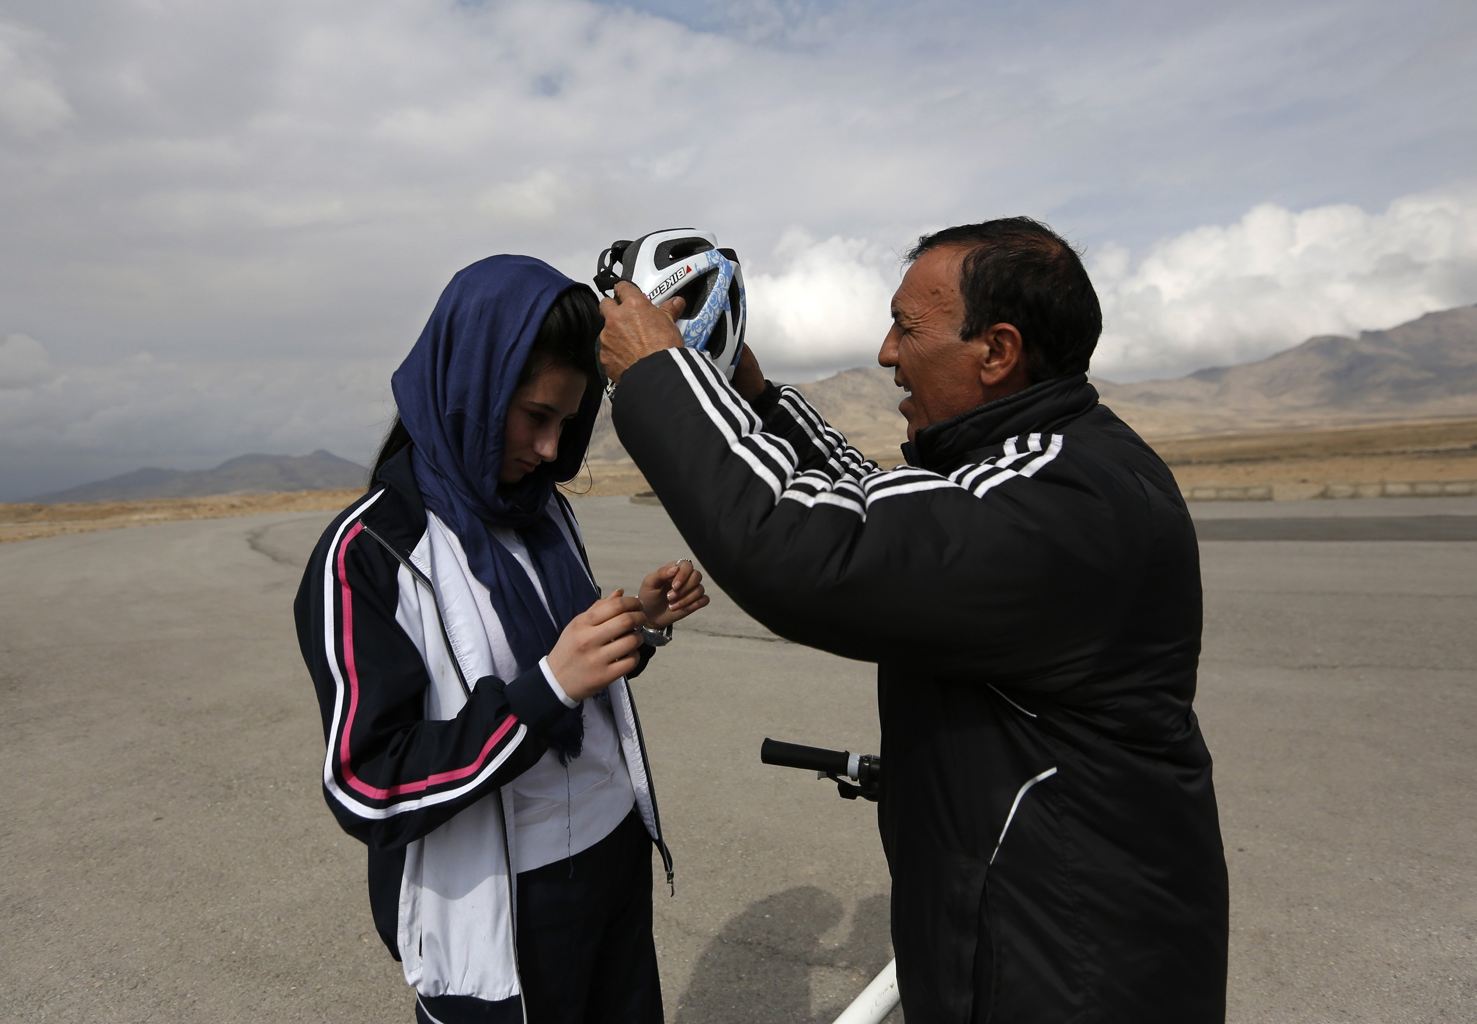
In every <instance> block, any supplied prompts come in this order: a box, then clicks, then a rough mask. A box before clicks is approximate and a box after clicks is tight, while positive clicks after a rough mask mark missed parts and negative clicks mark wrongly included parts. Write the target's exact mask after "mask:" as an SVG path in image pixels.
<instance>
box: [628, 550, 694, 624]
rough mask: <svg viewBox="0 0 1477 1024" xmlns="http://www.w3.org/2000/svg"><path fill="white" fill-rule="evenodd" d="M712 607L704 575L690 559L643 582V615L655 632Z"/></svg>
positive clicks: (671, 565)
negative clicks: (700, 610)
mask: <svg viewBox="0 0 1477 1024" xmlns="http://www.w3.org/2000/svg"><path fill="white" fill-rule="evenodd" d="M707 606H708V595H707V594H705V593H703V574H702V573H700V572H698V571H697V568H696V567H695V566H694V565H693V564H692V559H690V558H679V559H677V561H675V562H668V563H667V564H666V565H664V566H662V567H661V568H659V569H653V570H652V571H651V572H650V573H649V574H648V575H647V577H646V579H644V580H642V581H641V611H642V612H643V613H644V614H645V615H646V624H647V625H648V626H650V627H651V628H652V629H666V628H667V627H668V626H670V625H671V624H672V623H674V622H677V621H679V620H681V619H685V618H687V617H688V616H689V615H691V614H692V613H693V612H695V611H697V610H698V609H700V608H706V607H707Z"/></svg>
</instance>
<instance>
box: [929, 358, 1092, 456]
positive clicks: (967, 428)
mask: <svg viewBox="0 0 1477 1024" xmlns="http://www.w3.org/2000/svg"><path fill="white" fill-rule="evenodd" d="M1097 404H1098V393H1097V389H1096V388H1094V387H1093V386H1092V385H1091V384H1089V383H1088V382H1087V374H1085V373H1078V374H1074V375H1072V376H1070V377H1054V378H1052V379H1051V380H1045V381H1042V382H1041V383H1039V384H1032V385H1031V386H1030V387H1028V388H1026V389H1025V390H1024V391H1017V392H1016V393H1015V394H1013V395H1006V396H1005V397H1004V398H998V399H996V400H995V401H993V402H986V403H985V404H984V405H980V406H976V407H975V408H973V409H970V410H969V411H968V412H963V413H960V414H959V415H958V416H955V417H954V418H953V419H947V420H944V421H942V422H940V423H931V424H929V425H928V426H926V427H924V428H923V429H922V430H920V431H918V436H917V438H916V439H915V440H913V441H908V442H906V443H904V445H903V458H905V459H907V461H908V464H909V465H912V466H919V467H922V468H923V469H931V470H936V471H942V470H948V469H952V468H954V467H956V466H958V465H960V464H962V463H963V462H965V461H966V460H967V458H968V456H969V455H970V453H972V452H975V451H978V450H979V449H981V448H984V447H987V446H989V445H994V444H999V443H1001V442H1002V441H1004V440H1005V439H1006V438H1009V437H1014V436H1018V435H1020V434H1028V433H1036V432H1043V433H1044V432H1047V431H1050V430H1052V429H1053V428H1056V427H1059V426H1061V425H1062V424H1064V423H1067V422H1069V421H1071V420H1074V419H1076V418H1077V417H1078V416H1081V415H1082V414H1083V413H1085V412H1087V411H1088V410H1089V409H1091V408H1092V407H1093V406H1095V405H1097Z"/></svg>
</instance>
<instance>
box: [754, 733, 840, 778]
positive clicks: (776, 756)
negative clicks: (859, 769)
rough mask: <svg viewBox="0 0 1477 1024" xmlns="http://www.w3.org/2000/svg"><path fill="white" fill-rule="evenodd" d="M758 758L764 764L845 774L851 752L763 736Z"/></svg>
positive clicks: (831, 773)
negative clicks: (808, 745)
mask: <svg viewBox="0 0 1477 1024" xmlns="http://www.w3.org/2000/svg"><path fill="white" fill-rule="evenodd" d="M759 760H760V761H761V762H763V763H764V764H773V765H779V766H780V767H782V768H803V769H805V770H806V771H812V772H825V773H827V774H830V775H846V774H848V768H849V766H850V762H851V754H849V753H847V752H846V751H845V750H826V749H824V748H822V747H807V746H803V745H802V744H799V743H786V742H784V741H783V740H772V739H770V738H769V737H767V736H766V737H765V738H764V742H763V743H762V744H760V746H759Z"/></svg>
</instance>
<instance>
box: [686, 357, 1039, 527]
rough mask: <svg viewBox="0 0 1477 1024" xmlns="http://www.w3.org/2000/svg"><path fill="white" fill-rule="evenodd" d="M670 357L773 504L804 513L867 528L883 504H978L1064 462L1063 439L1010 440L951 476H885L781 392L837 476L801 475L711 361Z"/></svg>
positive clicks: (784, 446) (912, 472) (787, 450)
mask: <svg viewBox="0 0 1477 1024" xmlns="http://www.w3.org/2000/svg"><path fill="white" fill-rule="evenodd" d="M668 351H669V352H670V353H671V358H673V359H675V360H676V361H677V365H678V367H679V368H680V369H681V371H682V375H683V377H684V378H686V380H687V383H688V386H689V387H690V388H691V389H692V391H693V394H694V395H696V397H697V399H698V404H699V405H700V406H701V408H702V410H703V412H704V413H706V414H707V416H708V419H709V420H710V421H711V422H712V424H713V425H714V427H715V428H716V429H717V430H718V431H719V433H720V434H721V436H722V437H723V439H724V440H725V441H726V442H727V443H728V446H729V448H730V449H731V450H732V451H734V453H735V454H737V455H738V456H739V457H740V458H742V459H743V460H744V462H745V463H746V464H747V465H748V466H749V468H750V469H751V470H752V471H753V472H754V474H755V475H756V476H758V477H759V478H760V479H761V480H762V481H764V483H765V484H766V485H767V486H768V488H769V490H770V492H771V493H772V494H773V495H774V499H775V502H776V503H778V502H780V501H794V502H796V503H798V504H800V505H803V506H805V507H806V508H815V507H816V506H817V505H822V506H832V507H835V508H841V509H845V510H847V511H849V512H852V513H854V514H855V515H857V516H859V517H860V518H862V519H864V520H865V519H866V517H867V513H868V511H869V510H870V509H871V508H872V507H873V506H874V505H876V504H877V503H878V502H880V501H884V500H886V499H888V498H897V497H903V496H905V495H910V494H919V493H922V492H925V491H935V490H949V489H959V490H964V491H967V492H969V493H970V494H972V495H974V496H975V497H976V498H983V497H985V495H987V494H989V493H990V491H992V490H994V489H995V488H996V487H999V486H1000V485H1002V484H1005V483H1009V482H1011V481H1015V480H1022V479H1030V478H1031V477H1033V476H1035V475H1036V474H1037V473H1039V472H1040V471H1041V469H1042V468H1043V467H1045V466H1047V465H1048V464H1050V463H1051V462H1052V461H1053V460H1055V459H1056V458H1057V456H1058V455H1060V454H1061V451H1062V446H1063V443H1064V439H1063V437H1062V435H1060V434H1040V433H1033V434H1029V435H1026V436H1025V437H1021V436H1016V437H1012V438H1009V439H1008V440H1007V441H1006V442H1005V444H1004V446H1003V450H1002V453H1001V454H1000V455H998V456H995V457H993V458H990V459H986V460H984V461H983V462H978V463H971V464H969V465H967V466H963V467H960V468H959V469H957V470H955V471H954V472H952V473H950V474H949V475H948V476H943V475H941V474H938V473H935V472H932V471H931V470H926V469H918V468H915V467H899V468H897V469H890V470H884V469H881V468H879V467H878V466H877V464H876V463H873V462H870V461H867V460H865V459H863V458H861V456H860V453H858V452H857V451H856V449H854V448H852V447H850V446H849V445H846V444H845V443H844V438H842V436H841V434H840V433H838V432H837V431H835V430H834V429H833V428H831V427H828V426H826V424H825V422H824V421H823V420H821V419H820V418H819V415H818V414H817V413H816V412H815V410H813V409H812V408H810V406H809V405H807V404H806V403H805V402H804V400H803V399H801V398H800V396H799V395H798V394H797V393H795V392H793V391H792V390H791V389H789V388H783V389H781V396H780V405H781V407H783V408H784V409H785V411H786V412H787V413H789V415H790V416H791V418H792V419H793V420H794V421H795V423H796V424H797V425H798V426H799V427H800V428H801V430H802V431H803V432H804V433H805V434H806V436H808V437H809V439H810V441H811V443H812V444H814V445H815V447H816V448H817V449H818V450H819V451H820V452H822V453H823V454H824V455H825V457H826V461H827V464H828V465H829V466H830V468H831V469H832V470H834V471H835V474H836V475H834V476H833V475H831V474H829V473H826V472H824V471H821V470H818V469H811V470H805V471H801V470H800V469H799V462H800V460H799V458H798V456H797V455H796V452H795V449H794V448H792V447H791V446H790V443H789V442H788V441H786V440H785V439H784V438H782V437H779V436H777V435H775V434H768V433H764V432H763V431H762V423H761V422H760V420H759V418H758V417H757V416H755V415H754V412H753V410H752V409H750V408H749V406H748V404H747V403H745V402H744V401H743V400H742V399H740V398H739V397H738V395H737V393H735V392H734V391H733V389H732V388H731V387H730V386H729V384H728V382H727V381H725V380H724V379H723V377H722V376H721V374H719V372H718V370H717V369H716V368H715V367H714V366H713V365H712V362H711V361H710V360H708V359H706V358H704V357H703V356H702V355H701V354H700V353H694V352H692V351H691V350H689V349H684V348H673V349H669V350H668Z"/></svg>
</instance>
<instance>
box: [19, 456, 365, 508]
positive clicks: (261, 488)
mask: <svg viewBox="0 0 1477 1024" xmlns="http://www.w3.org/2000/svg"><path fill="white" fill-rule="evenodd" d="M368 476H369V470H367V469H365V468H364V467H363V466H361V465H359V464H357V463H354V462H350V461H349V460H348V459H341V458H339V457H338V456H337V455H334V454H333V453H331V452H325V451H321V450H320V451H316V452H313V454H311V455H295V456H294V455H255V454H253V455H240V456H237V457H236V458H234V459H228V460H227V461H225V462H222V463H221V464H220V465H219V466H216V467H215V468H214V469H196V470H179V469H158V468H155V467H149V468H146V469H136V470H134V471H133V472H131V473H124V474H122V475H121V476H115V477H110V478H109V479H107V480H99V481H97V482H96V483H90V484H83V485H82V486H80V487H73V488H70V489H68V490H65V491H58V492H56V493H55V494H47V495H43V496H42V497H39V498H34V499H32V500H33V501H36V502H40V503H42V504H47V505H53V504H59V503H61V502H72V501H131V500H136V499H142V498H196V497H201V496H203V495H209V494H240V493H252V492H268V491H318V490H350V489H356V488H362V487H363V486H364V485H365V481H366V480H367V478H368Z"/></svg>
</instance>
